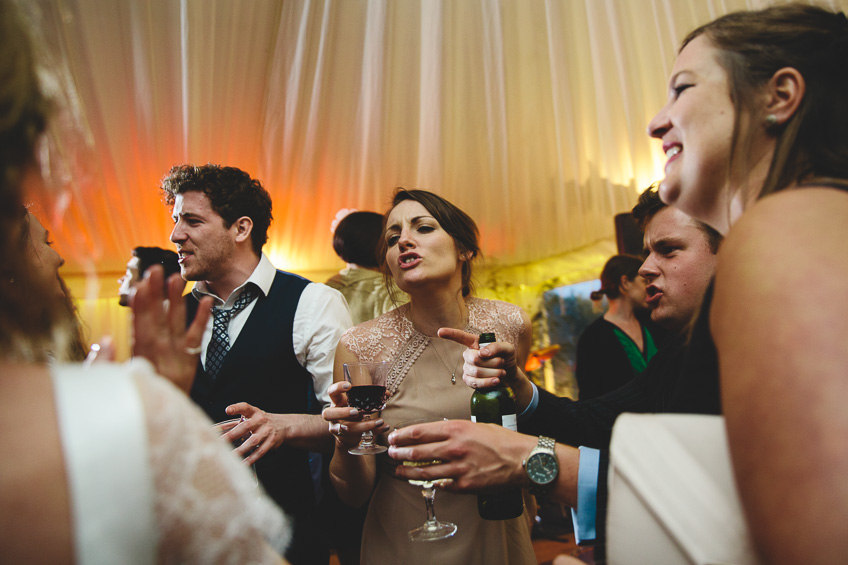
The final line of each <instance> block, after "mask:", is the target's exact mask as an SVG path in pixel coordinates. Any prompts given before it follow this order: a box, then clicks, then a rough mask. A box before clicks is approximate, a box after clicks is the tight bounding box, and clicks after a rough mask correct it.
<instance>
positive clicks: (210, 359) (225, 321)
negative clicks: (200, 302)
mask: <svg viewBox="0 0 848 565" xmlns="http://www.w3.org/2000/svg"><path fill="white" fill-rule="evenodd" d="M255 297H256V291H255V290H254V288H253V285H249V286H247V287H245V289H244V290H243V291H242V293H241V296H239V297H238V299H237V300H236V303H235V304H234V305H233V307H232V308H230V309H229V310H224V309H223V308H219V307H217V306H216V307H214V308H212V316H214V320H213V322H212V339H211V340H209V347H208V348H207V349H206V374H208V375H209V376H210V377H212V378H213V379H215V378H216V377H217V376H218V373H219V372H220V371H221V366H222V365H223V364H224V357H226V355H227V352H228V351H229V350H230V336H229V333H228V332H227V328H228V326H229V325H230V319H231V318H232V317H233V316H235V315H236V314H237V313H238V312H240V311H242V310H243V309H244V307H245V306H247V305H248V304H250V302H251V301H252V300H253V299H254V298H255Z"/></svg>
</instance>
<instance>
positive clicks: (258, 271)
mask: <svg viewBox="0 0 848 565" xmlns="http://www.w3.org/2000/svg"><path fill="white" fill-rule="evenodd" d="M276 275H277V269H276V267H274V265H273V264H272V263H271V260H270V259H268V257H267V255H265V254H264V253H263V254H262V256H261V257H260V258H259V264H258V265H256V268H255V269H253V272H252V273H250V276H249V277H247V279H246V280H245V281H244V282H243V283H241V284H240V285H239V286H238V287H237V288H236V289H235V290H234V291H233V292H232V294H230V296H229V298H227V300H226V301H224V300H223V299H222V298H221V297H219V296H216V295H215V294H213V293H211V292H209V289H208V288H207V287H206V283H205V282H203V281H197V282H195V283H194V286H193V287H192V288H191V293H192V294H193V295H194V297H195V298H197V299H198V300H200V299H201V298H203V297H204V296H211V297H212V298H214V299H215V302H216V305H217V306H223V307H224V308H231V307H232V306H233V304H235V303H236V300H238V297H239V296H241V293H242V291H244V288H245V287H246V286H247V285H248V284H250V283H253V285H254V286H255V287H256V288H258V289H259V291H260V292H261V293H262V295H263V296H268V293H269V292H271V285H272V284H273V283H274V277H275V276H276Z"/></svg>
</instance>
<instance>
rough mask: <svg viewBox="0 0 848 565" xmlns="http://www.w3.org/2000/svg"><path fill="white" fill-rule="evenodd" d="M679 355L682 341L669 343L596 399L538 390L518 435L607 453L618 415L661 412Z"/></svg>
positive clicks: (676, 368) (681, 350)
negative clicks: (626, 379) (627, 378)
mask: <svg viewBox="0 0 848 565" xmlns="http://www.w3.org/2000/svg"><path fill="white" fill-rule="evenodd" d="M682 353H683V341H682V339H681V340H679V341H676V342H674V343H669V344H668V345H667V346H666V347H664V348H663V349H662V351H660V352H658V353H657V354H656V355H654V357H653V359H651V361H650V363H648V366H647V367H646V368H645V370H644V371H642V373H640V374H639V375H637V376H636V377H635V378H634V379H632V380H631V381H629V382H628V383H626V384H625V385H624V386H622V387H621V388H618V389H616V390H614V391H612V392H609V393H607V394H605V395H603V396H601V397H599V398H591V399H589V400H581V401H575V400H571V399H570V398H564V397H558V396H555V395H553V394H551V393H549V392H547V391H545V390H542V389H539V405H538V406H537V407H536V410H535V411H534V412H533V414H531V415H529V416H527V417H526V419H525V420H524V421H523V422H522V423H520V424H519V431H520V432H521V433H525V434H530V435H535V436H538V435H544V436H549V437H552V438H554V439H555V440H556V441H558V442H559V443H564V444H567V445H572V446H574V447H579V446H581V445H585V446H586V447H594V448H595V449H608V448H609V442H610V437H611V436H612V426H613V424H615V419H616V418H618V416H619V414H622V413H624V412H640V413H645V412H661V411H663V405H664V403H665V400H664V399H665V398H666V396H667V392H666V391H667V389H669V386H670V385H671V384H673V383H674V382H676V377H677V374H678V372H679V371H680V363H681V360H682V356H683V355H682Z"/></svg>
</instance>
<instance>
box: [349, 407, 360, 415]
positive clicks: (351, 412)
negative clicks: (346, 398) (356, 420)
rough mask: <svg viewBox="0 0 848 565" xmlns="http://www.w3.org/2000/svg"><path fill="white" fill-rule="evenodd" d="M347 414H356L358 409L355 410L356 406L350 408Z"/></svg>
mask: <svg viewBox="0 0 848 565" xmlns="http://www.w3.org/2000/svg"><path fill="white" fill-rule="evenodd" d="M349 414H350V415H351V416H356V415H357V414H359V410H357V409H356V408H351V409H350V412H349Z"/></svg>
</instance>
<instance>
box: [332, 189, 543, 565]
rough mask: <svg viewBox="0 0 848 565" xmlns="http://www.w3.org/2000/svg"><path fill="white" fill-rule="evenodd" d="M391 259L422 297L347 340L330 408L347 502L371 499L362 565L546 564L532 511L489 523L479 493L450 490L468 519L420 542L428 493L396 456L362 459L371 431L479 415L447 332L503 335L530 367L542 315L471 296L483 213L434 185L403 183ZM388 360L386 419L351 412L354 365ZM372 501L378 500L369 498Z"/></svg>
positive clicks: (456, 514) (335, 465) (453, 504)
mask: <svg viewBox="0 0 848 565" xmlns="http://www.w3.org/2000/svg"><path fill="white" fill-rule="evenodd" d="M385 226H386V228H385V237H384V239H383V240H382V241H381V247H382V249H381V253H380V257H381V260H382V261H383V265H382V267H383V272H384V273H385V275H386V277H387V278H390V279H392V280H394V282H395V283H396V284H397V286H398V287H399V288H400V289H401V290H403V291H405V292H407V293H408V294H409V296H410V302H409V303H408V304H404V305H403V306H401V307H399V308H397V309H395V310H392V311H391V312H388V313H386V314H384V315H382V316H380V317H379V318H376V319H374V320H371V321H368V322H365V323H362V324H359V325H357V326H354V327H353V328H351V329H350V330H348V331H347V332H346V333H345V334H344V335H343V336H342V338H341V343H340V344H339V348H338V349H337V351H336V360H335V381H336V383H335V384H334V385H333V386H332V387H331V388H330V392H331V398H332V400H333V404H334V407H333V408H328V409H327V410H325V411H324V417H325V419H327V420H328V421H329V422H330V430H331V431H332V432H333V433H334V434H335V435H336V437H337V441H336V450H335V454H334V456H333V461H332V463H331V466H330V471H331V477H332V480H333V484H334V485H335V487H336V490H337V491H338V492H339V495H340V497H341V498H342V500H344V501H345V502H347V503H348V504H350V505H353V506H361V505H363V504H365V503H369V507H368V516H367V518H366V521H365V528H364V531H363V535H362V563H363V564H380V563H405V564H413V563H428V564H429V563H439V564H440V565H453V564H456V565H473V564H487V565H490V564H494V565H497V564H515V563H521V564H524V563H536V559H535V555H534V553H533V548H532V545H531V542H530V532H529V525H528V524H529V523H528V520H527V518H526V516H523V515H522V516H519V517H518V518H514V519H511V520H502V521H488V520H483V519H482V518H480V516H479V515H478V513H477V498H476V497H475V496H470V495H457V494H451V493H447V492H441V491H440V492H439V493H438V494H437V495H436V515H437V517H438V518H440V519H443V520H446V521H450V522H453V523H454V524H456V525H457V526H458V530H457V533H456V535H454V536H453V537H451V538H448V539H443V540H439V541H432V542H412V541H410V540H409V538H408V537H407V532H408V531H409V530H410V529H412V528H414V527H416V526H419V525H421V524H422V523H423V522H424V519H425V511H424V500H423V499H422V497H421V489H420V488H419V487H415V486H412V485H410V484H409V483H407V482H406V481H402V480H399V479H396V478H394V477H393V472H392V469H394V464H393V462H392V460H391V459H389V458H388V457H387V456H386V455H385V454H381V455H377V456H373V455H366V456H358V455H351V454H349V453H348V452H347V450H348V448H350V447H353V446H355V445H356V443H357V441H358V438H359V435H360V433H361V432H362V431H364V430H365V429H374V430H375V432H377V433H379V438H378V442H380V443H383V444H385V443H386V441H385V439H386V437H385V434H386V432H388V431H389V430H390V429H391V427H392V426H395V425H397V424H400V423H402V422H405V421H408V420H413V419H418V418H449V419H466V420H467V419H470V417H471V411H470V399H471V394H472V393H473V390H472V389H470V388H468V387H466V386H463V383H462V379H461V376H462V367H463V357H462V354H463V352H464V351H465V347H464V346H462V345H459V344H457V343H454V342H452V341H449V340H445V339H441V338H439V337H437V335H436V332H437V331H438V330H439V328H445V327H450V328H457V329H463V330H465V331H467V332H472V333H480V332H484V331H485V332H495V334H496V336H497V339H498V340H499V341H506V342H510V343H512V344H513V345H514V346H515V348H516V351H517V354H518V355H517V357H518V359H519V362H522V363H523V360H524V359H526V357H527V353H528V350H529V347H530V343H531V331H530V321H529V318H528V316H527V314H525V313H524V312H523V311H522V310H521V309H520V308H518V307H517V306H513V305H511V304H507V303H505V302H500V301H496V300H484V299H479V298H474V297H472V296H471V263H472V261H473V260H474V258H475V257H476V256H477V254H478V253H479V244H478V231H477V226H476V224H475V223H474V221H473V220H472V219H471V218H470V217H469V216H468V215H467V214H465V213H464V212H463V211H462V210H460V209H458V208H457V207H456V206H454V205H452V204H451V203H449V202H447V201H446V200H444V199H443V198H441V197H439V196H437V195H435V194H433V193H430V192H426V191H423V190H403V189H400V190H398V192H397V193H396V194H395V197H394V200H393V202H392V208H391V209H390V210H389V212H388V213H387V215H386V221H385ZM356 361H388V363H389V366H390V369H389V377H388V381H387V388H388V390H389V392H390V393H391V396H390V398H389V400H388V402H387V403H386V407H385V409H384V410H383V411H382V413H381V414H380V418H375V419H374V420H372V421H370V422H361V421H360V420H359V417H358V416H357V415H356V413H355V410H352V409H349V408H346V406H347V401H346V398H345V394H344V390H345V389H346V388H347V384H346V383H344V382H343V381H344V377H343V372H342V365H343V364H344V363H346V362H356ZM369 498H370V502H369Z"/></svg>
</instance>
